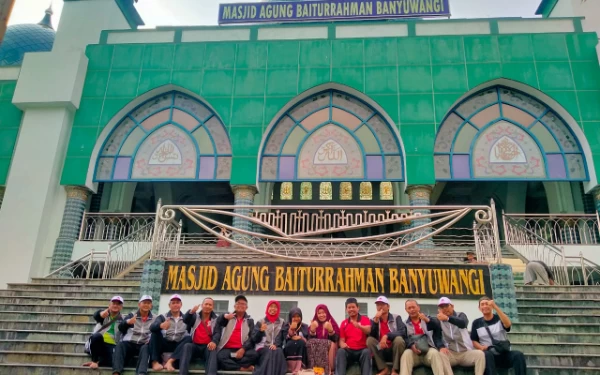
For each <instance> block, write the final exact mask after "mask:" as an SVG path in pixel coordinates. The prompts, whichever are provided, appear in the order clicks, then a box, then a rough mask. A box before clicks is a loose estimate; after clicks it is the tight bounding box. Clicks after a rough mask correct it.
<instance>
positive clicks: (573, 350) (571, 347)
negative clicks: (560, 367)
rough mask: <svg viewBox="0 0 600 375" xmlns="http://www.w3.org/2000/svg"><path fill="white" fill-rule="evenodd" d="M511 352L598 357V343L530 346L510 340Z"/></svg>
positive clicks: (539, 343) (527, 343)
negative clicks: (590, 355)
mask: <svg viewBox="0 0 600 375" xmlns="http://www.w3.org/2000/svg"><path fill="white" fill-rule="evenodd" d="M510 343H511V345H512V349H513V350H520V351H522V352H524V353H525V352H526V353H529V354H530V355H536V354H538V353H541V354H554V353H566V354H595V355H600V343H597V342H596V343H579V342H573V343H569V342H557V343H547V342H537V343H535V345H532V344H531V343H529V342H521V341H518V342H517V341H515V340H511V342H510Z"/></svg>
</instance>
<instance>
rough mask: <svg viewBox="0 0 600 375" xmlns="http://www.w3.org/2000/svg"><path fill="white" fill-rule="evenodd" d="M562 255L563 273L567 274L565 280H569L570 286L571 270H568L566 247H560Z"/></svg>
mask: <svg viewBox="0 0 600 375" xmlns="http://www.w3.org/2000/svg"><path fill="white" fill-rule="evenodd" d="M560 255H561V257H562V266H563V272H564V273H565V279H566V280H567V285H570V284H571V282H570V280H569V269H568V268H567V258H566V257H565V247H564V246H561V247H560Z"/></svg>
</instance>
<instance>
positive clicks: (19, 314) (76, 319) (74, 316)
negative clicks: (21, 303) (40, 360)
mask: <svg viewBox="0 0 600 375" xmlns="http://www.w3.org/2000/svg"><path fill="white" fill-rule="evenodd" d="M0 317H2V319H4V320H20V321H25V322H27V321H36V320H43V319H47V320H50V321H53V322H63V323H90V322H94V318H93V317H92V314H81V313H55V312H40V311H0Z"/></svg>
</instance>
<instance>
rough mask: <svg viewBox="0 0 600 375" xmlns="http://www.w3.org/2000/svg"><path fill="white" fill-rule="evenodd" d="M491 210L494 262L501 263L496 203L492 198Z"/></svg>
mask: <svg viewBox="0 0 600 375" xmlns="http://www.w3.org/2000/svg"><path fill="white" fill-rule="evenodd" d="M490 209H491V210H492V228H493V235H494V245H495V246H496V263H502V249H501V248H500V232H499V231H498V218H497V217H496V203H495V202H494V200H493V199H491V201H490Z"/></svg>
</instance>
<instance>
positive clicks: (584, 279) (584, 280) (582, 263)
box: [579, 251, 588, 286]
mask: <svg viewBox="0 0 600 375" xmlns="http://www.w3.org/2000/svg"><path fill="white" fill-rule="evenodd" d="M583 259H584V258H583V252H581V251H580V252H579V263H581V275H582V276H583V285H585V286H587V285H588V282H587V272H586V269H585V262H584V261H583Z"/></svg>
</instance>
